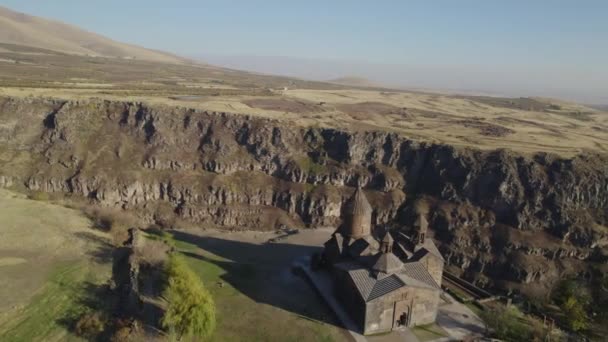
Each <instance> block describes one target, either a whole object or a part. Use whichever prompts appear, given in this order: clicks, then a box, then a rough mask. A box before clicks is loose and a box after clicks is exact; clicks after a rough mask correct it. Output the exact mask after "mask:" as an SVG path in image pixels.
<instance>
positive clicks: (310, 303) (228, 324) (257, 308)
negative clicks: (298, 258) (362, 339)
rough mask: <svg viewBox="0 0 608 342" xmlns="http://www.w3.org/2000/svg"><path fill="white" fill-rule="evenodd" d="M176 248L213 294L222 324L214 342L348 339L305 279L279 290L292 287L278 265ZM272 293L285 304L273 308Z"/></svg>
mask: <svg viewBox="0 0 608 342" xmlns="http://www.w3.org/2000/svg"><path fill="white" fill-rule="evenodd" d="M176 245H177V248H178V250H179V251H180V253H182V254H183V255H184V256H185V258H186V260H187V262H188V264H189V265H190V267H191V268H192V269H193V270H194V271H195V272H196V273H197V274H198V275H199V276H200V277H201V280H202V281H203V282H204V284H205V286H206V287H207V288H208V289H209V290H210V292H211V293H212V295H213V298H214V301H215V304H216V306H217V313H216V316H217V323H218V325H217V329H216V332H215V335H214V337H213V340H214V341H218V342H219V341H343V340H346V335H345V333H344V332H343V331H342V330H341V329H340V328H338V327H337V326H336V325H335V324H336V323H335V322H334V321H333V317H332V316H331V315H332V314H331V312H329V310H328V309H327V308H326V307H324V304H323V303H322V302H321V300H320V299H319V298H318V297H317V295H316V294H315V293H314V291H313V290H312V289H311V288H310V286H309V285H308V284H307V283H305V281H304V280H303V279H299V278H297V279H293V280H292V281H293V282H292V283H290V285H291V286H289V287H288V288H282V289H280V291H279V289H278V288H277V287H282V286H283V285H287V284H285V283H283V284H277V282H276V277H275V276H273V273H275V272H277V273H280V272H281V270H280V269H278V268H275V267H274V266H273V265H268V264H263V263H262V262H261V261H260V262H258V260H255V259H251V260H250V261H251V262H242V261H238V262H237V261H233V260H229V259H226V258H223V257H220V256H217V255H215V254H213V253H211V252H209V251H206V250H205V249H203V248H200V247H199V246H197V245H196V244H192V243H188V242H184V241H182V240H180V239H176ZM279 292H283V293H279ZM267 294H271V296H272V297H273V298H274V299H278V300H279V302H273V303H268V302H267V300H266V299H265V298H268V297H267V296H266V295H267ZM290 296H293V297H292V298H291V299H290V298H289V297H290ZM319 315H321V316H325V317H322V319H319Z"/></svg>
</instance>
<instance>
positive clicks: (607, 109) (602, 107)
mask: <svg viewBox="0 0 608 342" xmlns="http://www.w3.org/2000/svg"><path fill="white" fill-rule="evenodd" d="M589 107H591V108H595V109H597V110H601V111H604V112H608V104H606V105H589Z"/></svg>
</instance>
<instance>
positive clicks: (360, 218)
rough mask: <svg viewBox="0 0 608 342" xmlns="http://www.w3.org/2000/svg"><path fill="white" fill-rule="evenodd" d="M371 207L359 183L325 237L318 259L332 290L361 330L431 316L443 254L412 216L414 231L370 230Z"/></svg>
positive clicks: (422, 223) (379, 330) (401, 324)
mask: <svg viewBox="0 0 608 342" xmlns="http://www.w3.org/2000/svg"><path fill="white" fill-rule="evenodd" d="M372 212H373V209H372V207H371V205H370V204H369V202H368V201H367V198H366V197H365V194H364V193H363V191H362V190H361V189H357V190H356V191H355V193H354V195H353V196H352V198H351V199H350V200H349V202H348V203H347V205H346V206H345V211H344V214H343V215H344V217H343V224H342V225H341V226H340V227H339V228H338V229H337V230H336V232H334V233H333V234H332V236H331V238H330V239H329V240H328V241H327V242H326V243H325V249H324V250H323V255H322V259H321V262H322V264H324V265H326V266H327V267H328V268H329V269H330V272H331V273H332V276H333V279H334V286H335V293H336V296H337V297H338V299H339V300H340V301H341V302H342V304H343V305H344V307H345V308H346V309H347V310H348V312H349V313H350V316H351V318H352V319H353V320H354V321H355V322H356V323H357V325H359V326H360V328H361V330H362V332H363V333H364V334H375V333H382V332H388V331H391V330H394V329H397V328H399V327H412V326H416V325H422V324H429V323H433V322H435V318H436V316H437V308H438V306H439V301H440V298H439V296H440V294H441V277H442V273H443V266H444V259H443V258H442V256H441V254H440V253H439V251H438V250H437V247H436V246H435V244H434V243H433V241H432V240H430V239H429V238H427V237H426V231H427V228H428V222H427V220H426V218H425V217H424V216H423V215H420V216H419V217H418V219H417V220H416V222H415V224H414V227H415V234H414V235H413V236H412V237H409V236H407V235H404V234H402V233H399V234H398V236H396V239H395V238H394V237H393V235H391V233H390V232H384V233H383V234H382V236H381V237H378V236H374V235H373V234H372V229H371V218H372Z"/></svg>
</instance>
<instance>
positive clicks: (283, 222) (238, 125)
mask: <svg viewBox="0 0 608 342" xmlns="http://www.w3.org/2000/svg"><path fill="white" fill-rule="evenodd" d="M19 185H22V186H25V187H26V188H28V189H30V190H32V191H44V192H61V193H66V194H73V195H78V196H82V197H85V198H87V199H89V200H90V201H91V202H93V203H96V204H98V205H100V206H110V207H120V208H123V209H125V210H134V211H136V212H138V213H139V214H140V215H142V218H144V219H146V220H148V221H154V220H158V219H159V217H160V216H163V215H165V214H166V213H167V212H169V213H175V214H176V215H177V216H178V217H179V218H180V219H182V220H184V221H188V222H191V223H193V224H195V225H198V226H201V227H206V226H220V227H230V228H237V229H261V230H269V229H277V228H281V227H317V226H335V225H337V224H339V221H340V219H339V217H340V211H341V208H342V204H343V203H344V202H345V200H346V199H347V198H348V197H349V196H350V194H351V193H352V192H353V190H354V188H355V187H357V186H361V187H363V188H364V189H365V191H366V194H367V195H368V198H369V200H370V203H371V204H372V206H373V207H374V209H375V210H374V216H373V220H374V223H375V224H376V225H377V226H388V227H391V228H393V229H403V230H405V231H408V230H409V229H410V226H411V223H412V222H413V221H412V217H413V208H414V203H415V202H416V201H417V200H421V199H422V200H424V201H425V202H426V203H427V205H428V207H429V214H428V216H429V222H430V226H431V228H432V230H433V233H434V238H435V240H436V241H437V242H438V244H439V246H440V250H441V251H442V253H443V254H444V256H445V258H446V260H447V261H448V264H449V265H450V267H451V268H452V269H453V270H456V271H457V272H460V273H462V274H463V276H464V277H466V278H469V279H471V280H474V281H476V282H478V283H480V284H484V285H488V286H495V287H499V288H505V289H506V288H513V287H518V286H520V285H521V284H543V285H546V286H549V284H551V283H552V282H553V281H554V280H555V279H557V277H559V276H560V275H562V274H564V273H583V274H584V273H585V272H587V271H588V269H589V267H590V265H597V264H602V265H605V264H606V260H607V258H606V255H608V228H607V226H608V223H607V221H608V156H606V155H600V154H593V153H586V154H584V155H579V156H576V157H574V158H569V159H565V158H560V157H559V156H556V155H551V154H546V153H540V152H539V153H537V154H535V155H522V154H518V153H515V152H512V151H509V150H497V151H481V150H475V149H470V148H456V147H452V146H446V145H438V144H432V143H425V142H417V141H414V140H411V139H408V138H407V137H404V136H400V135H398V134H395V133H390V132H382V131H366V132H348V131H344V130H337V129H332V128H321V127H307V128H306V127H299V126H296V125H292V124H290V123H289V122H285V121H277V120H271V119H265V118H260V117H252V116H246V115H238V114H228V113H215V112H205V111H197V110H190V109H187V108H175V107H165V106H148V105H145V104H141V103H127V102H109V101H102V100H87V101H59V100H45V99H16V98H0V186H19Z"/></svg>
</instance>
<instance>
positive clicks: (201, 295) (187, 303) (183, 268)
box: [161, 255, 215, 340]
mask: <svg viewBox="0 0 608 342" xmlns="http://www.w3.org/2000/svg"><path fill="white" fill-rule="evenodd" d="M163 297H164V298H165V299H166V300H167V302H168V306H167V311H166V312H165V315H164V316H163V319H162V322H161V324H162V326H163V328H165V329H167V330H168V331H169V332H170V333H171V334H175V335H176V337H177V338H187V339H193V338H196V339H197V340H201V339H202V340H207V339H209V337H211V335H212V334H213V330H214V329H215V304H214V303H213V298H211V294H210V293H209V292H208V291H207V289H205V287H204V286H203V283H202V282H201V280H200V279H199V278H198V276H197V275H196V274H195V273H194V272H193V271H192V270H191V269H190V268H189V267H188V265H187V264H186V262H185V261H184V260H183V259H182V258H181V257H179V256H176V255H173V256H171V258H170V259H169V262H168V264H167V287H166V288H165V290H164V292H163Z"/></svg>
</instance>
